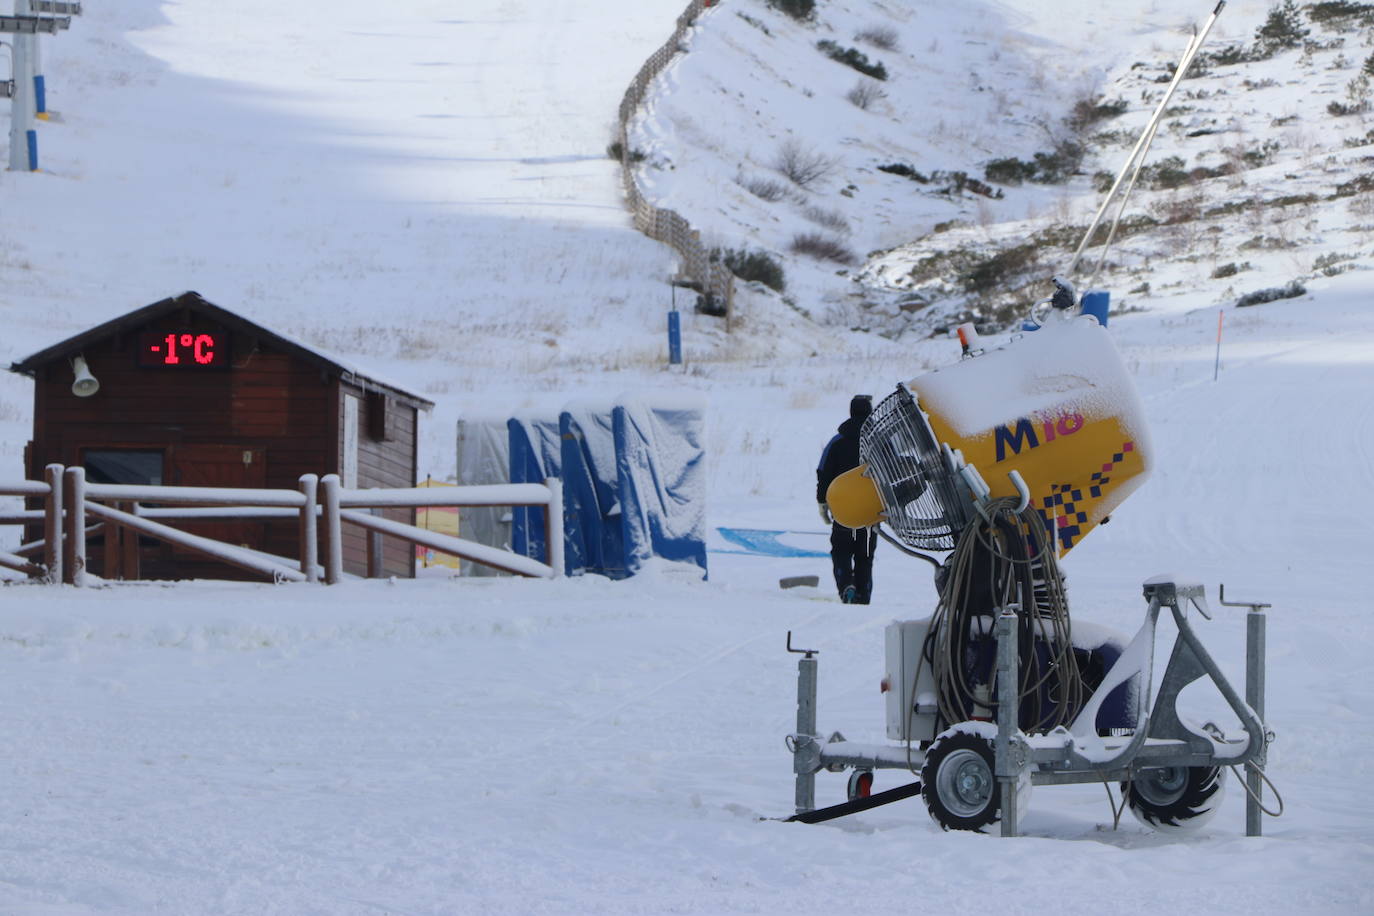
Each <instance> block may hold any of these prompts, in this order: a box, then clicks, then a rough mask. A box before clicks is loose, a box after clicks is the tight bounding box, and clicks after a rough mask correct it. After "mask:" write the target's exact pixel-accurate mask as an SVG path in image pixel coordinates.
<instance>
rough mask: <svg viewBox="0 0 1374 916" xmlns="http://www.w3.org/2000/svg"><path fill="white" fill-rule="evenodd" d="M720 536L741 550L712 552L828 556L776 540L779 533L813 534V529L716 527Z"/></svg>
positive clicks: (824, 552) (826, 553) (766, 555)
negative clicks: (780, 529) (786, 529)
mask: <svg viewBox="0 0 1374 916" xmlns="http://www.w3.org/2000/svg"><path fill="white" fill-rule="evenodd" d="M716 530H717V531H719V532H720V536H721V537H723V538H725V539H726V540H727V541H729V542H730V543H732V544H737V545H739V546H740V547H743V548H744V549H743V550H713V551H711V552H712V553H747V554H751V555H753V556H760V557H789V558H790V557H828V556H830V554H829V553H828V552H826V551H817V550H806V549H804V548H802V547H791V546H788V545H787V544H782V543H779V542H778V535H780V534H815V533H816V532H814V531H767V530H763V529H759V528H717V529H716Z"/></svg>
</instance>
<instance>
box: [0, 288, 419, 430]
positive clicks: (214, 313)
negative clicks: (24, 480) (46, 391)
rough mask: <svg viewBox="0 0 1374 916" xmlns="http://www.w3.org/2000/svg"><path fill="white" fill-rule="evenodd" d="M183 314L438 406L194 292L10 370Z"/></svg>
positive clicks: (29, 368) (24, 369)
mask: <svg viewBox="0 0 1374 916" xmlns="http://www.w3.org/2000/svg"><path fill="white" fill-rule="evenodd" d="M178 311H184V312H186V313H187V314H199V315H204V316H206V317H208V318H210V319H211V320H213V321H215V322H217V323H218V324H220V325H223V326H224V327H225V328H228V329H229V330H231V331H235V332H237V333H240V334H244V335H247V336H251V337H257V338H259V339H260V340H263V341H266V342H269V343H270V344H271V345H272V346H273V347H275V348H278V349H281V350H283V351H285V352H287V353H290V354H292V355H293V356H295V357H296V358H298V359H300V360H302V361H304V362H307V363H310V364H312V365H314V366H317V367H319V368H320V369H321V370H323V371H325V372H327V373H329V374H330V375H333V376H337V377H339V378H341V379H342V380H343V381H345V382H348V383H350V384H353V385H357V386H358V387H360V388H362V389H363V390H365V391H381V392H384V393H386V394H388V395H391V396H392V397H394V398H396V399H397V400H398V401H401V402H403V403H405V404H409V405H410V406H412V407H418V408H422V409H424V410H428V409H430V408H432V407H433V406H434V402H433V401H430V400H428V399H426V398H422V397H420V396H419V395H417V394H413V393H411V392H409V391H407V390H405V389H404V388H401V387H400V386H398V385H395V384H393V383H391V382H387V381H383V380H381V379H379V378H377V377H376V376H375V375H373V374H371V373H368V372H364V371H362V370H361V369H359V368H358V367H357V366H355V365H353V364H352V363H350V362H349V361H348V360H346V359H344V358H342V357H339V356H335V355H332V354H330V353H327V352H326V351H324V350H321V349H320V348H318V347H313V346H310V345H307V344H303V343H301V342H300V341H298V340H293V339H291V338H290V337H287V336H285V335H283V334H279V333H277V332H276V331H272V330H268V329H267V328H265V327H263V326H262V325H260V324H257V323H256V322H253V321H249V320H248V319H247V318H244V317H243V316H241V315H236V314H234V313H233V312H231V311H229V310H228V309H225V308H221V307H220V306H218V305H215V304H214V303H213V302H210V301H208V300H206V299H204V298H202V297H201V295H200V294H199V293H196V292H190V291H188V292H184V293H182V294H180V295H178V296H171V297H168V298H166V299H162V300H160V301H158V302H154V303H152V304H151V305H145V306H143V308H140V309H134V310H133V311H132V312H129V313H127V314H124V315H121V316H119V317H118V318H112V319H111V320H109V321H107V322H105V323H104V324H100V325H97V326H95V327H93V328H91V329H90V330H87V331H82V332H81V333H80V334H77V335H75V336H72V337H68V338H67V339H66V340H63V341H61V342H59V343H55V344H53V345H52V346H50V347H47V348H46V349H43V350H39V351H38V352H37V353H34V354H33V355H31V356H28V357H26V358H25V359H21V360H19V361H18V362H15V363H12V364H10V371H11V372H18V373H20V374H22V375H28V376H33V375H34V374H35V373H36V372H37V370H38V369H40V368H42V367H44V366H46V365H48V364H49V363H52V362H55V361H57V360H59V359H70V358H72V357H73V356H76V355H77V354H79V353H80V352H81V351H82V350H84V349H85V348H86V347H88V346H90V345H91V344H93V343H96V342H99V341H102V340H104V339H106V338H109V337H114V336H117V335H121V334H127V333H131V332H134V331H137V330H138V329H139V328H142V327H143V326H144V325H147V324H150V323H152V322H153V321H155V320H157V319H159V318H161V317H163V316H164V315H167V314H170V313H173V312H178Z"/></svg>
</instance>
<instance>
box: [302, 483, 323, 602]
mask: <svg viewBox="0 0 1374 916" xmlns="http://www.w3.org/2000/svg"><path fill="white" fill-rule="evenodd" d="M319 485H320V478H319V477H317V476H316V475H314V474H302V475H301V479H300V491H301V495H302V496H304V497H305V505H304V506H302V507H301V530H300V550H299V553H300V558H301V572H303V573H305V581H307V582H318V581H320V539H319V523H318V521H317V519H316V507H317V506H318V505H319V503H318V501H317V500H316V493H317V492H318V490H319Z"/></svg>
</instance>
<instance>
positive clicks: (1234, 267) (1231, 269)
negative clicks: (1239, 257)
mask: <svg viewBox="0 0 1374 916" xmlns="http://www.w3.org/2000/svg"><path fill="white" fill-rule="evenodd" d="M1249 269H1250V262H1249V261H1246V262H1244V263H1243V264H1237V263H1235V262H1234V261H1232V262H1231V263H1229V264H1222V265H1221V266H1220V267H1218V268H1217V269H1216V270H1214V271H1212V279H1213V280H1224V279H1226V278H1227V277H1234V276H1235V275H1236V274H1238V273H1240V272H1241V271H1242V270H1249Z"/></svg>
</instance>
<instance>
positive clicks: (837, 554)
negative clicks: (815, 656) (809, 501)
mask: <svg viewBox="0 0 1374 916" xmlns="http://www.w3.org/2000/svg"><path fill="white" fill-rule="evenodd" d="M872 412H873V397H872V396H871V395H867V394H856V395H855V396H854V398H853V399H852V400H851V401H850V402H849V419H848V420H845V421H844V422H843V423H841V424H840V428H839V431H838V432H837V433H836V435H835V437H834V438H833V439H831V440H830V442H829V443H828V444H827V445H826V447H825V450H824V451H823V452H821V461H820V464H818V465H817V466H816V502H817V503H818V504H819V509H820V515H821V520H822V521H824V522H825V523H826V524H827V525H829V526H830V562H831V563H832V564H833V565H834V567H835V589H836V591H838V592H839V594H840V600H841V601H843V602H844V603H845V604H868V601H869V599H870V598H871V597H872V595H873V551H874V550H875V549H876V548H877V546H878V535H877V532H875V531H873V530H871V529H868V528H846V527H845V526H844V525H841V524H839V523H838V522H836V521H835V520H834V519H833V518H832V517H831V515H830V507H829V506H828V505H827V504H826V501H825V491H826V490H827V489H829V487H830V482H831V481H833V480H834V479H835V478H836V477H839V476H840V475H841V474H843V473H844V472H845V471H848V470H850V469H851V468H856V467H858V466H859V429H860V428H861V427H862V426H863V424H864V420H866V419H868V415H869V414H871V413H872Z"/></svg>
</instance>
